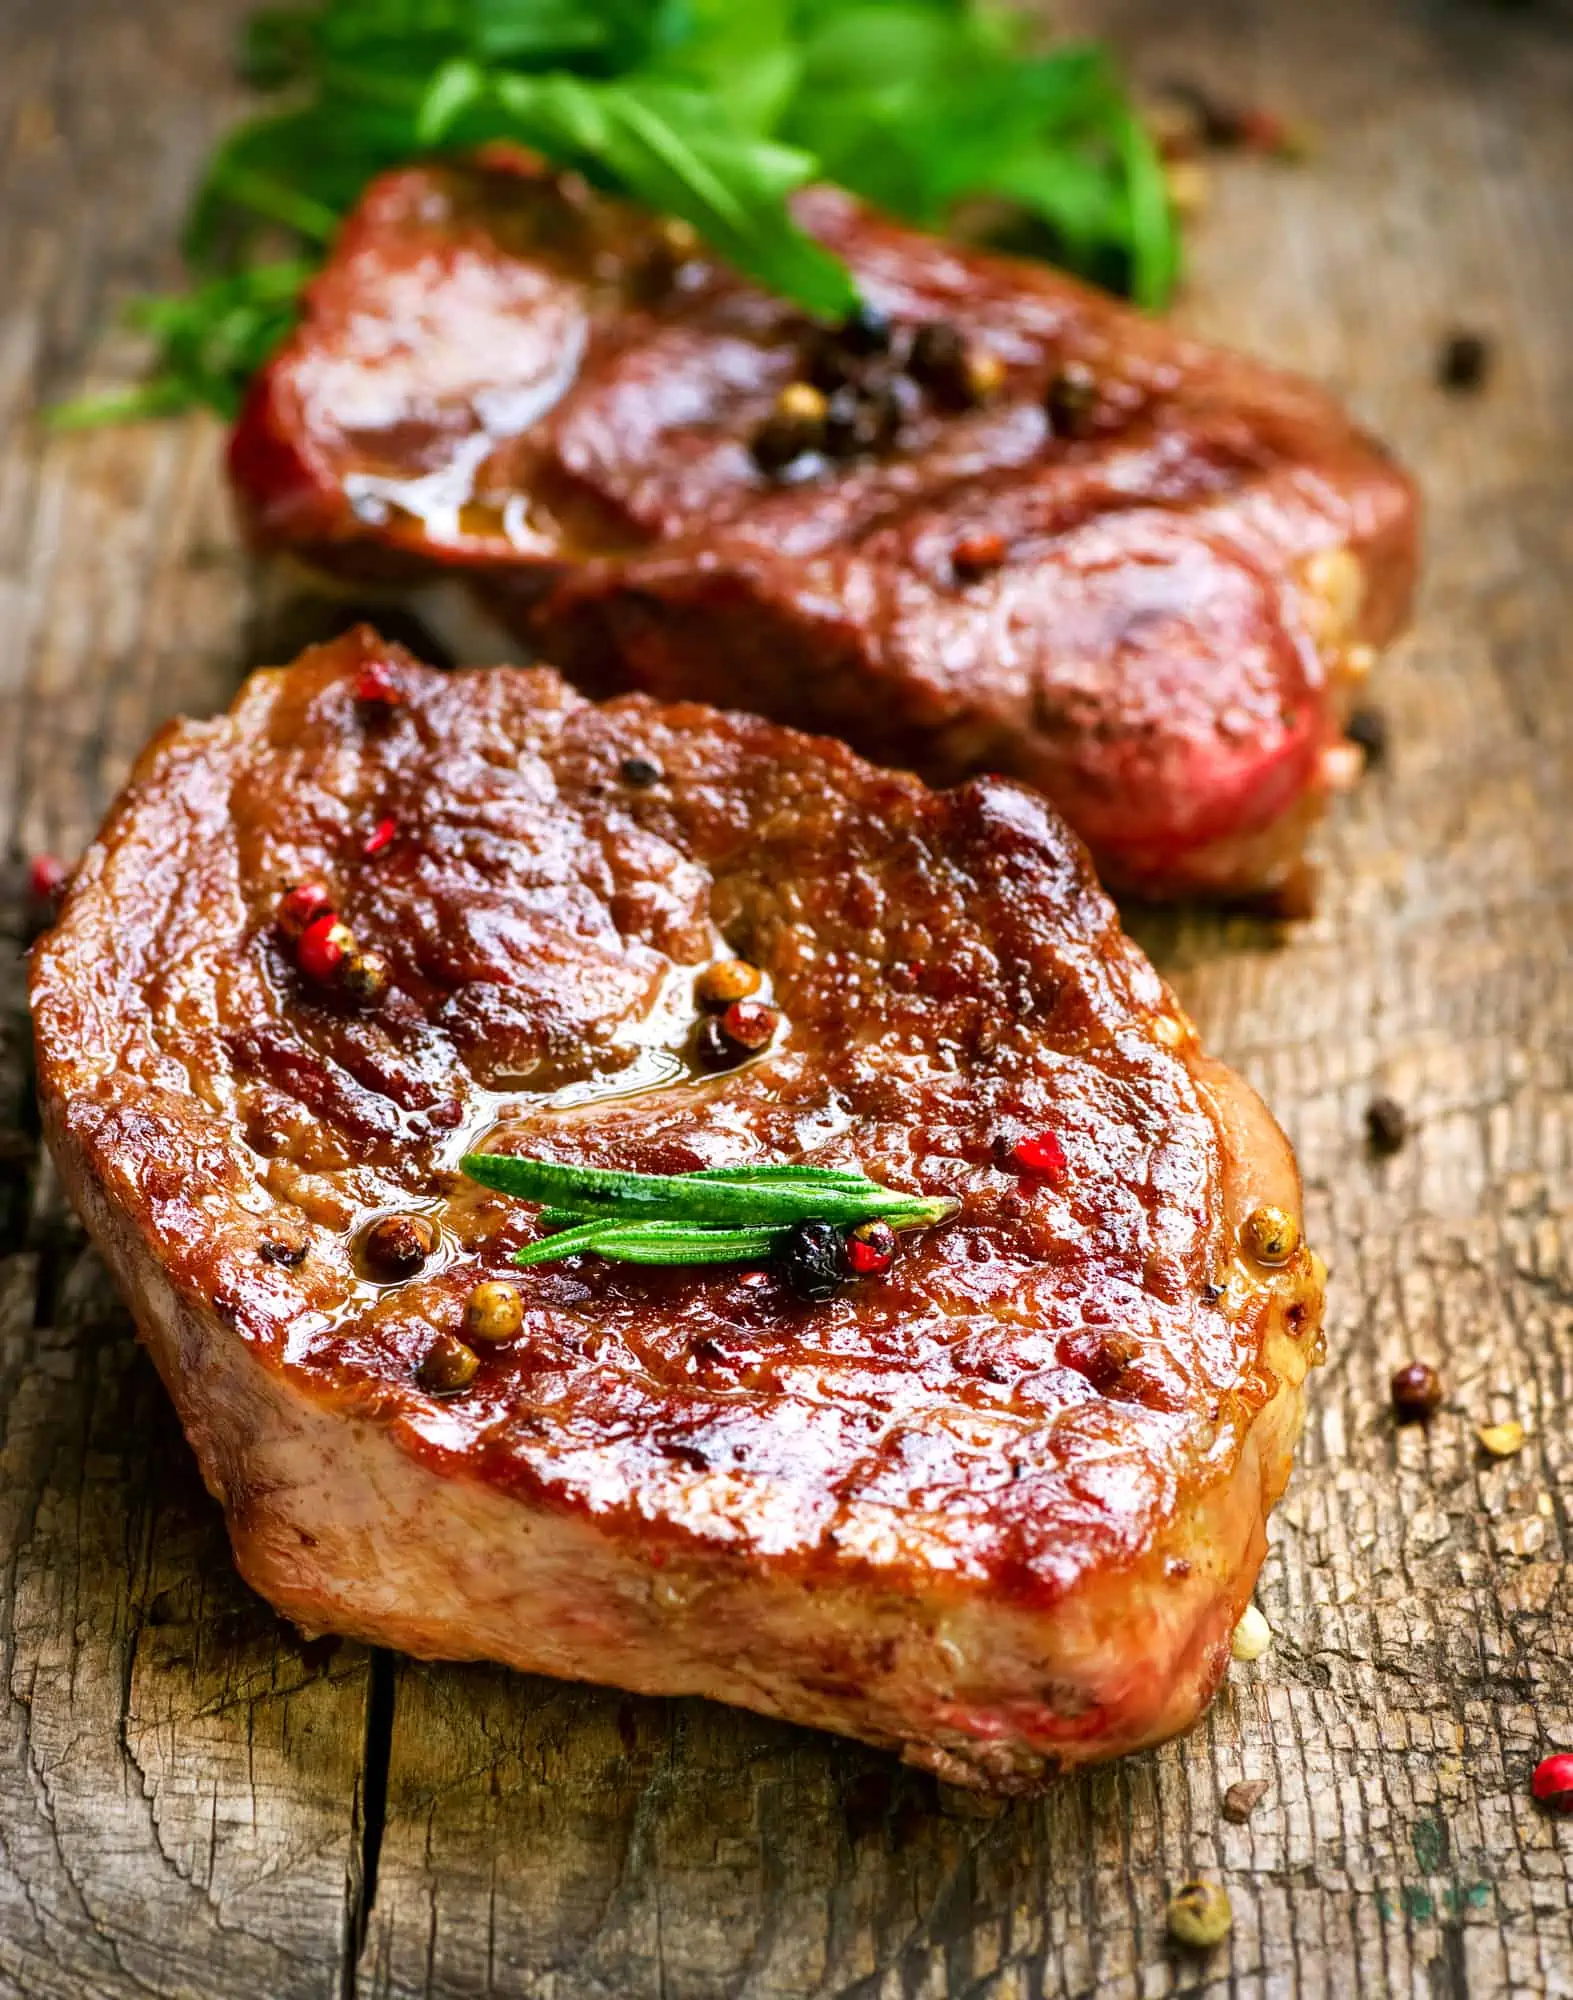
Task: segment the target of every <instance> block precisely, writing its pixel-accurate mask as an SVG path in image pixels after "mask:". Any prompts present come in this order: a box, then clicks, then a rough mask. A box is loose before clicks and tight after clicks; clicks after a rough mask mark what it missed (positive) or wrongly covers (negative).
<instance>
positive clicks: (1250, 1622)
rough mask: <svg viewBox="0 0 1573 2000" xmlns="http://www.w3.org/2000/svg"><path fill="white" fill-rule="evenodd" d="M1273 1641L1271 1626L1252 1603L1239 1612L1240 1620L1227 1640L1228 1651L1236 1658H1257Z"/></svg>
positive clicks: (1248, 1659) (1247, 1659)
mask: <svg viewBox="0 0 1573 2000" xmlns="http://www.w3.org/2000/svg"><path fill="white" fill-rule="evenodd" d="M1272 1643H1273V1628H1272V1626H1271V1625H1269V1624H1268V1622H1267V1620H1266V1618H1265V1617H1264V1616H1263V1615H1262V1613H1261V1612H1260V1611H1258V1610H1257V1608H1256V1606H1255V1605H1254V1604H1248V1605H1247V1606H1246V1607H1245V1609H1244V1610H1243V1611H1242V1612H1241V1613H1240V1622H1239V1624H1238V1625H1236V1626H1235V1628H1234V1636H1233V1637H1232V1638H1231V1640H1230V1641H1229V1651H1230V1652H1231V1653H1232V1654H1233V1655H1234V1657H1235V1658H1236V1659H1237V1660H1245V1661H1251V1660H1259V1659H1260V1658H1261V1657H1262V1655H1263V1653H1265V1652H1266V1651H1267V1648H1268V1647H1269V1646H1270V1645H1271V1644H1272Z"/></svg>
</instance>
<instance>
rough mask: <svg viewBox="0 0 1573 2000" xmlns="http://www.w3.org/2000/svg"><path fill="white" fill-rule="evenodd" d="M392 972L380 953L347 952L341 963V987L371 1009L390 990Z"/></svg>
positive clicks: (352, 997) (356, 950) (358, 950)
mask: <svg viewBox="0 0 1573 2000" xmlns="http://www.w3.org/2000/svg"><path fill="white" fill-rule="evenodd" d="M391 977H392V970H391V968H390V967H389V964H388V961H387V960H386V959H385V958H384V957H383V955H382V953H381V952H380V951H361V950H360V949H359V948H358V947H356V948H355V949H353V950H350V951H347V952H345V954H344V956H343V958H342V959H340V961H339V985H340V986H341V987H342V988H343V990H344V991H345V992H346V993H347V994H348V995H349V997H350V998H351V999H352V1000H354V1001H356V1002H358V1003H359V1004H360V1005H361V1006H363V1007H371V1006H374V1005H375V1004H376V1002H377V1001H379V1000H380V999H381V998H382V996H383V995H384V994H385V993H386V992H387V990H388V981H389V980H390V979H391Z"/></svg>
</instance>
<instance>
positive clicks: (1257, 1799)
mask: <svg viewBox="0 0 1573 2000" xmlns="http://www.w3.org/2000/svg"><path fill="white" fill-rule="evenodd" d="M1270 1789H1271V1788H1270V1786H1269V1785H1268V1782H1267V1780H1266V1779H1265V1778H1241V1779H1240V1780H1239V1781H1238V1782H1237V1783H1236V1784H1233V1785H1231V1786H1230V1787H1229V1789H1228V1791H1226V1792H1225V1793H1224V1795H1223V1816H1224V1818H1225V1819H1226V1820H1228V1822H1229V1824H1230V1825H1231V1826H1244V1824H1245V1822H1246V1821H1247V1820H1248V1819H1249V1818H1250V1817H1251V1814H1252V1813H1253V1812H1255V1810H1256V1808H1257V1807H1258V1806H1259V1805H1260V1804H1261V1802H1262V1800H1263V1799H1265V1798H1266V1796H1267V1794H1268V1791H1269V1790H1270Z"/></svg>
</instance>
